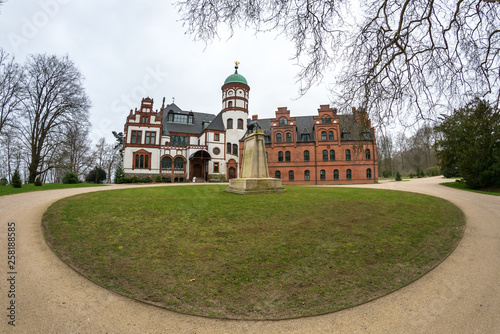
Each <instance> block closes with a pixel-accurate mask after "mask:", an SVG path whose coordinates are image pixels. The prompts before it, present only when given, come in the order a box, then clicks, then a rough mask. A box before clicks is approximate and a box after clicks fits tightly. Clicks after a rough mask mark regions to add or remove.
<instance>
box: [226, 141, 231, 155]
mask: <svg viewBox="0 0 500 334" xmlns="http://www.w3.org/2000/svg"><path fill="white" fill-rule="evenodd" d="M227 154H231V143H227Z"/></svg>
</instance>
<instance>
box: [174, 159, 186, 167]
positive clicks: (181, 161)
mask: <svg viewBox="0 0 500 334" xmlns="http://www.w3.org/2000/svg"><path fill="white" fill-rule="evenodd" d="M174 169H177V170H179V169H184V159H182V158H181V157H177V158H175V160H174Z"/></svg>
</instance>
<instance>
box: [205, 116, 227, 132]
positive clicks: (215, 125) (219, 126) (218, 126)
mask: <svg viewBox="0 0 500 334" xmlns="http://www.w3.org/2000/svg"><path fill="white" fill-rule="evenodd" d="M207 129H208V130H218V131H226V127H225V125H224V121H223V120H222V112H220V113H218V114H217V116H215V118H214V119H213V121H212V122H211V123H210V125H209V126H207Z"/></svg>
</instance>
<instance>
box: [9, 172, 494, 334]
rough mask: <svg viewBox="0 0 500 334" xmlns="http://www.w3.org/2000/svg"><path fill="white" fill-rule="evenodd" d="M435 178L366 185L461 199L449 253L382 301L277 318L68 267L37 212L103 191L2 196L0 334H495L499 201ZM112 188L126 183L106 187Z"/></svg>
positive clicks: (95, 189)
mask: <svg viewBox="0 0 500 334" xmlns="http://www.w3.org/2000/svg"><path fill="white" fill-rule="evenodd" d="M439 182H443V179H441V178H439V177H437V178H425V179H415V180H412V181H408V182H385V183H380V184H376V185H364V187H370V188H380V189H395V190H406V191H413V192H419V193H425V194H430V195H435V196H439V197H443V198H446V199H448V200H450V201H451V202H453V203H455V204H456V205H458V206H459V207H460V208H461V209H462V210H463V211H464V212H465V214H466V218H467V227H466V231H465V235H464V238H463V240H462V241H461V243H460V244H459V246H458V248H457V249H456V250H455V252H454V253H453V254H452V255H451V256H450V257H449V258H448V259H446V260H445V261H444V262H443V263H442V264H441V265H439V266H438V267H437V268H436V269H434V270H433V271H432V272H430V273H429V274H427V275H426V276H424V277H423V278H421V279H420V280H418V281H416V282H414V283H412V284H410V285H409V286H407V287H405V288H403V289H401V290H399V291H396V292H394V293H392V294H390V295H388V296H386V297H383V298H380V299H378V300H375V301H372V302H370V303H367V304H364V305H361V306H357V307H354V308H352V309H348V310H344V311H340V312H337V313H332V314H328V315H323V316H317V317H309V318H301V319H295V320H284V321H224V320H214V319H207V318H201V317H195V316H186V315H181V314H177V313H174V312H169V311H166V310H163V309H159V308H156V307H152V306H149V305H145V304H142V303H139V302H135V301H133V300H130V299H128V298H125V297H122V296H119V295H116V294H114V293H112V292H110V291H107V290H106V289H103V288H101V287H99V286H96V285H95V284H93V283H92V282H90V281H88V280H87V279H85V278H84V277H82V276H80V275H79V274H77V273H75V272H74V271H73V270H71V269H70V268H69V267H68V266H67V265H66V264H64V263H63V262H62V261H61V260H60V259H59V258H58V257H57V256H56V255H55V254H54V253H53V252H52V251H51V250H50V249H49V247H48V246H47V244H46V243H45V241H44V238H43V235H42V231H41V227H40V221H41V217H42V215H43V212H44V211H45V210H46V209H47V207H48V206H49V205H50V204H51V203H53V202H54V201H56V200H58V199H60V198H63V197H66V196H70V195H73V194H79V193H85V192H91V191H98V190H102V188H78V189H65V190H51V191H41V192H31V193H24V194H18V195H10V196H2V197H0V217H1V218H0V219H1V222H0V310H2V311H1V312H0V315H1V316H0V333H190V334H193V333H218V334H219V333H500V197H499V196H489V195H482V194H476V193H471V192H465V191H459V190H454V189H451V188H447V187H443V186H440V185H439V184H438V183H439ZM136 187H137V186H136ZM117 188H124V186H111V187H108V188H106V189H108V190H109V189H117ZM8 222H15V224H16V267H15V270H16V274H15V275H14V276H15V284H14V285H15V312H16V313H15V325H16V326H15V327H13V326H10V325H8V321H9V318H8V317H7V315H8V314H9V311H8V310H7V308H8V307H9V306H10V300H11V299H12V298H9V297H8V294H9V291H8V290H9V289H10V282H9V281H8V279H9V278H10V277H11V276H12V275H9V274H8V268H7V233H8V231H7V228H8V227H7V223H8Z"/></svg>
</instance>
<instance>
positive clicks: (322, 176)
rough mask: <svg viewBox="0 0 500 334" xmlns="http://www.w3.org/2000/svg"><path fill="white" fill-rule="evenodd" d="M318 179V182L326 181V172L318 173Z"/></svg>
mask: <svg viewBox="0 0 500 334" xmlns="http://www.w3.org/2000/svg"><path fill="white" fill-rule="evenodd" d="M319 179H320V180H325V179H326V172H325V170H324V169H322V170H320V171H319Z"/></svg>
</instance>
